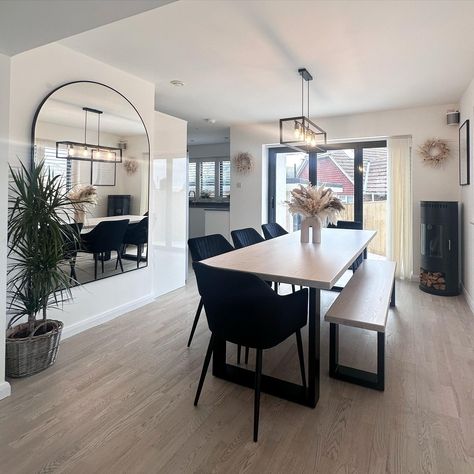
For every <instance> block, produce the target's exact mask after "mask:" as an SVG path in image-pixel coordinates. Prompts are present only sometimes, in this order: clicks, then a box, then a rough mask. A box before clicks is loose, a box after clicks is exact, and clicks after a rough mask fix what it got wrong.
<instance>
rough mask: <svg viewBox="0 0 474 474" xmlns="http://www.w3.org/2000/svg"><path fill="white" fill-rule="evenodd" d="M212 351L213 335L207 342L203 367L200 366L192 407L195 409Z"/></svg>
mask: <svg viewBox="0 0 474 474" xmlns="http://www.w3.org/2000/svg"><path fill="white" fill-rule="evenodd" d="M213 349H214V335H211V340H210V341H209V346H208V348H207V352H206V357H205V358H204V365H203V366H202V372H201V377H200V379H199V384H198V388H197V392H196V397H195V398H194V406H195V407H196V406H197V404H198V402H199V396H200V395H201V390H202V386H203V385H204V379H205V378H206V373H207V369H208V367H209V362H210V361H211V355H212V351H213Z"/></svg>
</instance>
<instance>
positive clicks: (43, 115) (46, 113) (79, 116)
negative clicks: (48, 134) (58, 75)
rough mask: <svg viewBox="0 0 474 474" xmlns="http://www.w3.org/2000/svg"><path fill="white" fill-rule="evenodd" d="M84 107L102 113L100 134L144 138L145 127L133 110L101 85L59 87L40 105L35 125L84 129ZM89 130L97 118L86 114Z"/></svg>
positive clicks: (114, 93)
mask: <svg viewBox="0 0 474 474" xmlns="http://www.w3.org/2000/svg"><path fill="white" fill-rule="evenodd" d="M83 107H89V108H92V109H96V110H101V111H102V112H103V113H102V114H101V117H100V128H101V131H102V132H105V133H111V134H113V135H116V136H119V137H128V136H132V135H145V128H144V126H143V122H142V121H141V119H140V117H139V115H138V114H137V112H136V111H135V109H134V108H133V107H132V106H131V105H130V103H129V102H128V101H126V100H125V99H124V98H123V97H122V96H120V95H119V94H117V93H116V92H115V91H114V90H112V89H109V88H107V87H104V86H102V85H100V84H92V83H76V84H70V85H68V86H65V87H62V88H61V89H59V90H57V91H56V92H55V93H54V94H52V95H51V96H50V97H49V98H48V100H47V101H46V102H45V103H44V104H43V106H42V108H41V111H40V113H39V115H38V122H41V123H43V122H46V123H52V124H56V125H62V126H65V127H73V128H79V129H83V127H84V117H85V112H84V110H83ZM89 128H92V129H96V128H97V116H96V115H94V114H90V115H89Z"/></svg>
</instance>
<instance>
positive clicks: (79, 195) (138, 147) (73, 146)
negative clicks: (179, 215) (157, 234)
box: [32, 81, 150, 284]
mask: <svg viewBox="0 0 474 474" xmlns="http://www.w3.org/2000/svg"><path fill="white" fill-rule="evenodd" d="M32 139H33V159H34V160H35V162H36V163H40V162H44V165H45V167H46V168H47V169H48V170H49V172H50V173H52V174H53V175H60V176H61V179H62V183H64V184H63V185H64V186H65V190H66V191H67V192H68V194H69V196H70V198H71V200H72V201H73V202H77V205H75V206H74V216H73V217H72V218H71V225H74V226H75V229H77V230H79V231H80V237H81V238H80V242H79V243H77V242H72V243H71V248H70V249H69V248H68V251H67V255H66V256H65V257H66V259H65V265H67V267H68V268H67V270H68V271H70V274H71V281H74V282H78V283H80V284H84V283H88V282H90V281H95V280H99V279H102V278H105V277H109V276H113V275H119V274H121V273H123V272H128V271H131V270H137V269H140V268H143V267H145V266H146V265H147V260H148V194H149V163H150V144H149V140H148V134H147V131H146V128H145V125H144V123H143V120H142V119H141V117H140V115H139V114H138V112H137V110H136V109H135V107H134V106H133V105H132V104H131V102H130V101H128V100H127V99H126V98H125V97H124V96H123V95H122V94H120V93H119V92H117V91H116V90H114V89H112V88H111V87H108V86H106V85H103V84H99V83H96V82H87V81H80V82H73V83H69V84H65V85H63V86H61V87H59V88H57V89H56V90H54V91H53V92H52V93H50V94H49V95H48V96H47V97H46V98H45V99H44V101H43V102H42V103H41V105H40V106H39V108H38V110H37V112H36V115H35V119H34V121H33V129H32Z"/></svg>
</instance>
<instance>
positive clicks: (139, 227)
mask: <svg viewBox="0 0 474 474" xmlns="http://www.w3.org/2000/svg"><path fill="white" fill-rule="evenodd" d="M127 245H135V246H136V247H137V268H139V267H140V262H141V260H142V254H143V247H144V246H145V245H147V250H146V256H145V261H146V260H148V217H144V218H143V219H142V220H141V221H140V222H135V223H133V224H128V227H127V231H126V232H125V236H124V238H123V251H122V255H123V254H124V253H125V248H126V247H127ZM128 258H132V257H128ZM117 265H118V259H117V262H116V264H115V269H117Z"/></svg>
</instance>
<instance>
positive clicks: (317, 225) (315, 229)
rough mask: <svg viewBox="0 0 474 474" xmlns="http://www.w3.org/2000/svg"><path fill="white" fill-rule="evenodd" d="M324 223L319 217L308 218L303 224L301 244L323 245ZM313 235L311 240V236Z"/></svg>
mask: <svg viewBox="0 0 474 474" xmlns="http://www.w3.org/2000/svg"><path fill="white" fill-rule="evenodd" d="M322 227H323V223H322V222H321V219H320V218H319V217H318V216H313V217H306V218H305V219H303V221H302V222H301V243H304V244H307V243H308V242H310V241H311V242H312V243H313V244H320V243H321V228H322ZM310 233H311V239H310V235H309V234H310Z"/></svg>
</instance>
